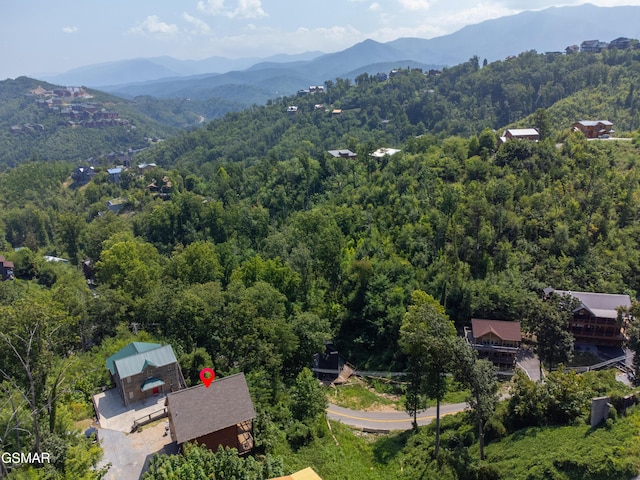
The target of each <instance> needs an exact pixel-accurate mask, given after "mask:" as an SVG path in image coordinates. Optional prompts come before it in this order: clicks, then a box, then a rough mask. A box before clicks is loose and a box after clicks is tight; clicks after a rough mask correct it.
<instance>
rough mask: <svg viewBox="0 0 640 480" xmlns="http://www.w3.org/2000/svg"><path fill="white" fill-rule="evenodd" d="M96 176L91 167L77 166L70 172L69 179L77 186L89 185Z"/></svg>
mask: <svg viewBox="0 0 640 480" xmlns="http://www.w3.org/2000/svg"><path fill="white" fill-rule="evenodd" d="M95 174H96V171H95V169H94V168H93V167H87V166H78V167H76V168H74V169H73V172H71V179H72V180H73V181H74V182H75V183H77V184H78V185H84V184H86V183H89V182H90V181H91V179H92V178H93V177H94V175H95Z"/></svg>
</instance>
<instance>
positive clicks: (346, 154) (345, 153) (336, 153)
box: [328, 148, 358, 158]
mask: <svg viewBox="0 0 640 480" xmlns="http://www.w3.org/2000/svg"><path fill="white" fill-rule="evenodd" d="M328 152H329V154H330V155H331V156H332V157H334V158H356V157H357V156H358V154H356V153H354V152H352V151H351V150H349V149H346V148H343V149H342V150H328Z"/></svg>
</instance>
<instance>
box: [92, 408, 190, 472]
mask: <svg viewBox="0 0 640 480" xmlns="http://www.w3.org/2000/svg"><path fill="white" fill-rule="evenodd" d="M166 423H167V422H166V421H161V422H160V423H159V424H157V425H153V426H149V427H142V428H141V430H140V431H138V432H135V433H124V432H121V431H117V430H110V429H106V428H101V429H100V430H99V432H98V435H99V437H100V444H101V446H102V449H103V450H104V458H103V459H102V461H101V462H100V464H99V465H98V467H104V466H105V465H107V464H108V463H111V468H109V471H108V473H107V475H106V477H105V479H106V480H138V479H139V478H140V476H141V475H142V473H144V472H145V471H146V470H147V469H148V467H149V461H150V460H151V458H153V455H154V454H155V453H159V454H163V453H166V454H175V453H178V447H177V445H176V443H175V442H172V441H171V436H170V435H166V436H165V425H166Z"/></svg>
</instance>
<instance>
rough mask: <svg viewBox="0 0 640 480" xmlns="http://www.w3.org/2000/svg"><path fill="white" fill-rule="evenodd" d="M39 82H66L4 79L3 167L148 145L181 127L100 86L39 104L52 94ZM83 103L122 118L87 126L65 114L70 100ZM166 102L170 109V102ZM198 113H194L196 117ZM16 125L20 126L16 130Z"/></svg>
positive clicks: (0, 112)
mask: <svg viewBox="0 0 640 480" xmlns="http://www.w3.org/2000/svg"><path fill="white" fill-rule="evenodd" d="M38 88H41V89H42V90H47V91H53V90H54V89H57V88H60V87H57V86H54V85H51V84H48V83H46V82H42V81H39V80H34V79H31V78H27V77H20V78H16V79H15V80H12V79H8V80H4V81H1V82H0V169H4V168H6V167H12V166H15V165H17V164H19V163H21V162H24V161H25V160H66V161H76V162H81V161H83V160H86V159H88V158H89V157H96V156H100V155H106V154H108V153H110V152H113V151H123V150H124V151H126V150H128V149H130V148H132V149H139V148H143V147H145V146H147V145H148V142H147V140H146V139H147V138H151V137H160V138H163V137H165V136H167V135H171V134H172V133H174V132H175V127H173V126H171V122H164V124H163V123H159V122H158V121H154V120H152V119H151V118H150V117H149V116H146V115H144V114H143V113H139V111H137V106H136V105H135V104H132V103H131V102H130V101H127V100H123V99H121V98H118V97H114V96H112V95H108V94H105V93H101V92H98V91H94V90H88V91H87V95H88V96H87V98H73V97H63V98H59V99H57V100H59V103H56V104H55V105H54V104H53V103H52V104H51V105H49V106H42V105H38V101H40V102H41V103H42V102H45V101H46V100H47V99H50V98H51V97H52V95H34V94H32V93H31V92H32V91H34V90H35V89H38ZM82 103H86V104H92V105H95V106H96V107H97V108H99V109H105V110H108V111H110V112H116V113H117V115H118V120H122V124H113V125H111V126H103V127H97V126H93V127H92V128H87V127H86V126H84V125H82V124H81V120H82V118H81V117H80V116H76V117H75V118H73V117H70V116H68V115H65V114H64V110H65V108H70V107H69V105H80V104H82ZM163 108H164V109H166V110H169V107H168V106H166V105H165V106H163ZM166 115H168V114H166ZM196 118H197V116H196V115H195V114H192V119H193V122H192V123H195V121H196ZM161 120H162V119H161ZM69 122H73V123H69ZM173 123H175V122H173ZM25 125H26V128H23V127H25ZM93 125H96V124H93ZM33 126H35V127H36V128H33ZM15 128H20V130H18V131H17V132H16V131H13V129H15Z"/></svg>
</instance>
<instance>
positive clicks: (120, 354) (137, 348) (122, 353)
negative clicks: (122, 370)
mask: <svg viewBox="0 0 640 480" xmlns="http://www.w3.org/2000/svg"><path fill="white" fill-rule="evenodd" d="M161 346H162V345H160V344H159V343H144V342H131V343H130V344H129V345H127V346H126V347H124V348H123V349H122V350H118V351H117V352H116V353H114V354H113V355H111V356H110V357H109V358H107V368H108V369H109V371H110V372H111V375H115V373H116V369H115V366H114V363H115V361H116V360H120V359H121V358H126V357H131V356H133V355H137V354H139V353H144V352H148V351H149V350H154V349H156V348H160V347H161Z"/></svg>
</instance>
